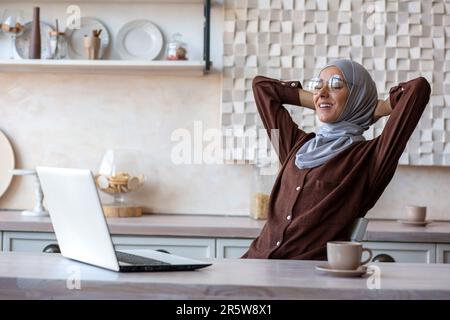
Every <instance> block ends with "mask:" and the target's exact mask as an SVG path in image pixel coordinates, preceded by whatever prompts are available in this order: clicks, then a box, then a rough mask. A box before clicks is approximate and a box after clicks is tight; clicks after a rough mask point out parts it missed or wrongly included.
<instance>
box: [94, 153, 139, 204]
mask: <svg viewBox="0 0 450 320" xmlns="http://www.w3.org/2000/svg"><path fill="white" fill-rule="evenodd" d="M140 159H142V156H141V155H140V152H139V151H137V150H133V149H110V150H107V151H106V153H105V154H104V156H103V159H102V162H101V164H100V168H99V170H98V173H97V174H96V175H95V182H96V184H97V187H98V189H99V190H100V191H102V192H104V193H106V194H109V195H110V196H112V197H113V199H112V203H108V204H112V205H122V206H126V205H135V204H133V203H130V202H129V201H127V199H126V197H125V195H127V194H129V193H131V192H135V191H137V190H139V189H141V188H142V187H143V185H144V182H145V175H144V174H143V173H142V168H141V165H142V164H141V162H140Z"/></svg>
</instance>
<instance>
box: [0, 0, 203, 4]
mask: <svg viewBox="0 0 450 320" xmlns="http://www.w3.org/2000/svg"><path fill="white" fill-rule="evenodd" d="M1 2H13V1H11V0H0V3H1ZM14 2H31V3H39V2H42V3H49V2H53V3H54V2H56V3H58V2H59V3H65V2H70V3H73V4H77V3H95V2H97V3H102V2H103V3H111V2H112V3H116V2H118V3H186V4H187V3H196V4H200V3H204V2H205V1H204V0H14Z"/></svg>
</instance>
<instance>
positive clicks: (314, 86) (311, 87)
mask: <svg viewBox="0 0 450 320" xmlns="http://www.w3.org/2000/svg"><path fill="white" fill-rule="evenodd" d="M346 83H349V82H347V81H345V80H344V79H342V77H341V76H340V75H338V74H335V75H332V76H331V77H330V78H329V79H328V81H327V86H328V90H330V91H339V90H341V89H342V88H344V86H345V84H346ZM324 85H325V80H323V79H320V78H319V77H314V78H312V79H311V80H307V81H305V85H304V87H305V89H306V90H308V91H312V92H313V93H314V94H317V93H319V91H320V90H322V88H323V87H324Z"/></svg>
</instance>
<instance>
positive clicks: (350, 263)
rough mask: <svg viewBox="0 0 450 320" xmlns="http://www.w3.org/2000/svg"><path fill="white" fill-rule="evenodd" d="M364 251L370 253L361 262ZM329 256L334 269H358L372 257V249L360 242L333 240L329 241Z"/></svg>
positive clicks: (329, 262)
mask: <svg viewBox="0 0 450 320" xmlns="http://www.w3.org/2000/svg"><path fill="white" fill-rule="evenodd" d="M364 251H366V252H368V253H369V258H367V259H366V260H364V261H362V262H361V258H362V253H363V252H364ZM327 257H328V264H329V265H330V267H331V268H332V269H338V270H356V269H358V267H360V266H361V265H363V264H366V263H368V262H369V261H370V260H371V259H372V251H371V250H370V249H367V248H363V246H362V244H361V243H359V242H350V241H331V242H328V243H327Z"/></svg>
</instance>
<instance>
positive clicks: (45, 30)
mask: <svg viewBox="0 0 450 320" xmlns="http://www.w3.org/2000/svg"><path fill="white" fill-rule="evenodd" d="M39 25H40V28H41V59H50V58H51V57H52V53H51V52H50V48H49V43H50V32H51V31H54V30H53V27H52V26H51V25H50V24H49V23H47V22H44V21H41V22H40V24H39ZM23 27H24V30H23V32H22V34H21V35H20V36H18V37H16V40H15V42H14V45H15V47H16V52H17V55H18V56H19V57H21V58H22V59H28V52H29V50H30V40H31V29H32V28H33V22H32V21H30V22H27V23H25V24H24V26H23Z"/></svg>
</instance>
